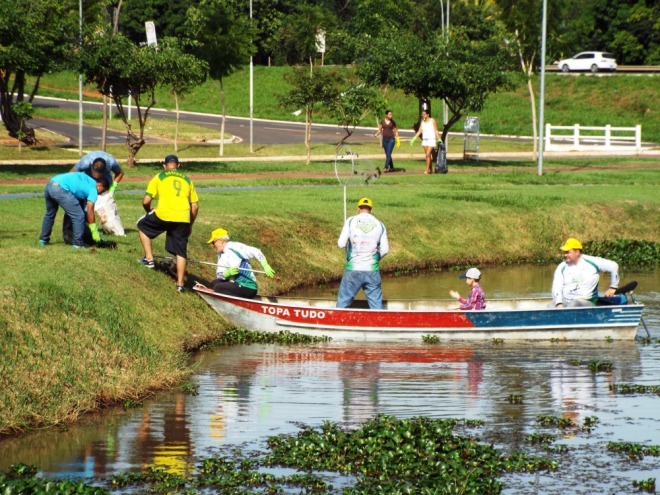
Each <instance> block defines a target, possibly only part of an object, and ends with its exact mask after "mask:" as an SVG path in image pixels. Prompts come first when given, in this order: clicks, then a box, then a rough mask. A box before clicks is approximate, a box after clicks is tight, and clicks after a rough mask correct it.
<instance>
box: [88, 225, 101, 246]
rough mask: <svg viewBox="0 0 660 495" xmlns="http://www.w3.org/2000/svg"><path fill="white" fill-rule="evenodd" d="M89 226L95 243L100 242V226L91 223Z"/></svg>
mask: <svg viewBox="0 0 660 495" xmlns="http://www.w3.org/2000/svg"><path fill="white" fill-rule="evenodd" d="M87 226H88V227H89V231H90V232H91V233H92V239H94V242H100V241H101V234H100V233H99V228H98V226H97V225H96V224H95V223H90V224H88V225H87Z"/></svg>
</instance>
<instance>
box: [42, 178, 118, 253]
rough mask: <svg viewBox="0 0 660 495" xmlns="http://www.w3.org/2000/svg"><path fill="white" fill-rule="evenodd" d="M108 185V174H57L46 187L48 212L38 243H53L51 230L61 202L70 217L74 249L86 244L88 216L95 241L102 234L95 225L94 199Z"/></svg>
mask: <svg viewBox="0 0 660 495" xmlns="http://www.w3.org/2000/svg"><path fill="white" fill-rule="evenodd" d="M94 175H98V173H97V172H94ZM108 186H109V185H108V179H107V178H105V177H102V176H100V177H97V178H92V177H90V176H88V175H87V174H84V173H82V172H67V173H64V174H60V175H56V176H55V177H53V178H52V179H51V180H50V181H48V184H46V188H45V189H44V198H45V200H46V214H45V215H44V219H43V223H42V225H41V235H40V236H39V244H40V245H42V246H45V245H47V244H48V243H50V234H51V232H52V230H53V224H54V223H55V216H56V215H57V210H58V209H59V207H60V206H61V207H62V209H63V210H64V212H65V213H66V215H67V216H68V217H69V218H70V219H71V223H72V226H73V247H74V249H78V248H84V247H85V220H86V221H87V225H88V226H89V230H90V232H91V234H92V239H93V240H94V242H99V241H100V240H101V234H100V233H99V229H98V227H97V226H96V218H95V217H94V203H95V202H96V200H97V199H98V195H99V194H101V193H102V192H104V191H106V190H107V189H108ZM85 207H86V208H87V211H86V212H85Z"/></svg>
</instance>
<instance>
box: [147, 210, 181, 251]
mask: <svg viewBox="0 0 660 495" xmlns="http://www.w3.org/2000/svg"><path fill="white" fill-rule="evenodd" d="M137 228H138V230H139V231H140V232H142V233H143V234H144V235H146V236H147V237H148V238H149V239H155V238H156V237H158V236H159V235H160V234H162V233H163V232H167V236H166V238H165V250H166V251H167V252H168V253H170V254H173V255H175V256H181V257H183V258H187V257H188V237H190V224H189V223H185V222H166V221H165V220H161V219H160V218H158V216H156V213H154V212H153V211H152V212H151V213H149V214H148V215H145V216H144V217H143V218H142V219H141V220H140V221H139V222H138V223H137Z"/></svg>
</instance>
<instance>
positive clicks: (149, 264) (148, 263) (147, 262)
mask: <svg viewBox="0 0 660 495" xmlns="http://www.w3.org/2000/svg"><path fill="white" fill-rule="evenodd" d="M138 261H139V262H140V263H142V264H143V265H144V266H146V267H147V268H153V267H154V260H148V259H147V258H146V257H144V258H142V259H140V260H138Z"/></svg>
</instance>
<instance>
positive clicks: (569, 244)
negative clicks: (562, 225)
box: [559, 237, 582, 251]
mask: <svg viewBox="0 0 660 495" xmlns="http://www.w3.org/2000/svg"><path fill="white" fill-rule="evenodd" d="M559 249H561V250H562V251H570V250H571V249H580V250H581V249H582V243H581V242H580V241H578V240H577V239H575V238H574V237H571V238H570V239H566V242H565V243H564V245H563V246H562V247H560V248H559Z"/></svg>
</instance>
